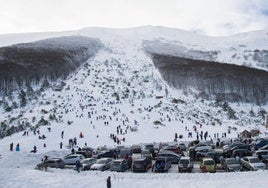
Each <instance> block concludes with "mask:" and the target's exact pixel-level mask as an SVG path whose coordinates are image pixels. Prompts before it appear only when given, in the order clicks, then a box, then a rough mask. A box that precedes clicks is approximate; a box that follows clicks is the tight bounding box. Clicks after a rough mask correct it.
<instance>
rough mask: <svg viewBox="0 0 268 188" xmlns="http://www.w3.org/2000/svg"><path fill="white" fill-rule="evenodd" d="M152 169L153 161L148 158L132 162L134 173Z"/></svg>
mask: <svg viewBox="0 0 268 188" xmlns="http://www.w3.org/2000/svg"><path fill="white" fill-rule="evenodd" d="M151 167H152V161H151V160H149V159H148V158H146V157H143V158H140V159H136V160H134V161H133V162H132V171H133V172H147V170H148V169H149V168H151Z"/></svg>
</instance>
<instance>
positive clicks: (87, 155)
mask: <svg viewBox="0 0 268 188" xmlns="http://www.w3.org/2000/svg"><path fill="white" fill-rule="evenodd" d="M75 154H81V155H83V156H84V157H85V158H90V157H91V156H92V154H91V153H90V152H88V151H86V150H84V151H76V152H75Z"/></svg>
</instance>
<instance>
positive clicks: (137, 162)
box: [134, 161, 144, 164]
mask: <svg viewBox="0 0 268 188" xmlns="http://www.w3.org/2000/svg"><path fill="white" fill-rule="evenodd" d="M134 163H135V164H144V162H143V161H135V162H134Z"/></svg>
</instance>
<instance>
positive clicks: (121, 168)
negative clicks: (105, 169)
mask: <svg viewBox="0 0 268 188" xmlns="http://www.w3.org/2000/svg"><path fill="white" fill-rule="evenodd" d="M127 169H128V164H127V161H126V160H125V159H117V160H114V161H113V163H112V164H111V166H110V170H111V171H117V172H125V171H126V170H127Z"/></svg>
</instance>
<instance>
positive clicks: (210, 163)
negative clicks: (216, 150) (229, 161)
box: [204, 160, 215, 165]
mask: <svg viewBox="0 0 268 188" xmlns="http://www.w3.org/2000/svg"><path fill="white" fill-rule="evenodd" d="M204 164H205V165H214V164H215V163H214V161H212V160H207V161H205V162H204Z"/></svg>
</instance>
